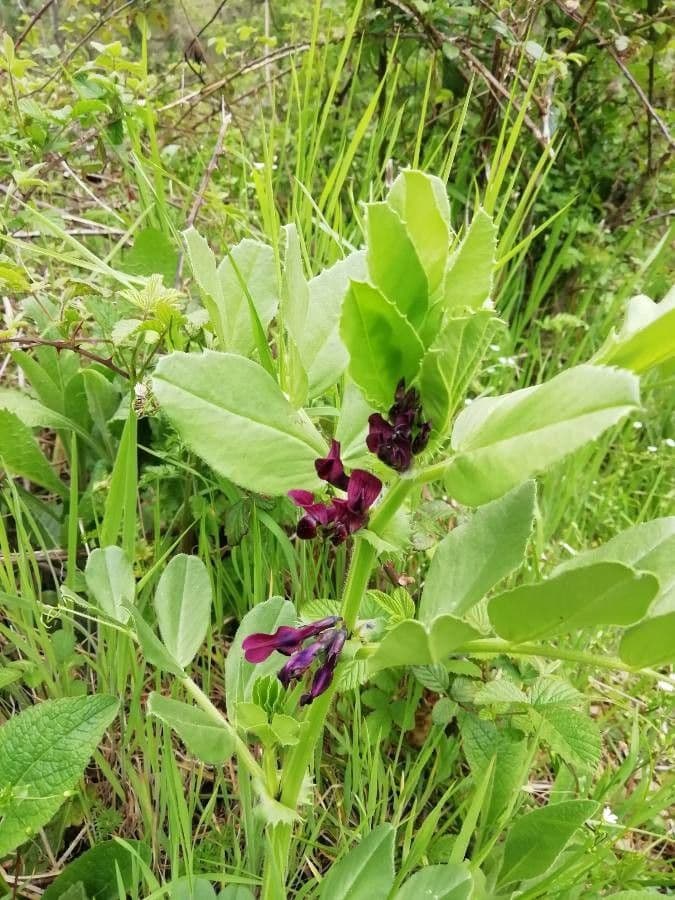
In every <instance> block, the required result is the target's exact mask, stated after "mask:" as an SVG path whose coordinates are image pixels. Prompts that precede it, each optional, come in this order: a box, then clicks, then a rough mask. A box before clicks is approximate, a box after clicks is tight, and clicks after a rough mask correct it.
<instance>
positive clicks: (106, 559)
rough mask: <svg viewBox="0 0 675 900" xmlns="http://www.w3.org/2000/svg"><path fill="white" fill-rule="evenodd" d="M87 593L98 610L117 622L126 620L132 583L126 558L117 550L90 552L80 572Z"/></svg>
mask: <svg viewBox="0 0 675 900" xmlns="http://www.w3.org/2000/svg"><path fill="white" fill-rule="evenodd" d="M84 577H85V581H86V582H87V590H88V591H89V594H90V596H91V598H92V599H93V600H94V601H95V603H96V605H97V606H98V607H99V609H101V610H103V612H104V613H105V614H106V615H107V616H109V617H110V618H111V619H115V620H116V621H117V622H122V623H124V622H127V621H128V620H129V610H128V608H127V607H128V606H130V605H132V604H133V602H134V596H135V594H136V582H135V580H134V570H133V568H132V566H131V563H130V562H129V559H128V557H127V556H126V554H125V553H124V551H123V550H121V549H120V548H119V547H104V548H103V549H97V550H92V552H91V553H90V554H89V559H88V560H87V565H86V567H85V570H84Z"/></svg>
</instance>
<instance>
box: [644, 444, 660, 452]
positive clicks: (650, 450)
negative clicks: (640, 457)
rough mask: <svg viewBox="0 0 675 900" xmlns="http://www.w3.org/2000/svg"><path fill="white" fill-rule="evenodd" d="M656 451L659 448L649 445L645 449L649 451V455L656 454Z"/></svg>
mask: <svg viewBox="0 0 675 900" xmlns="http://www.w3.org/2000/svg"><path fill="white" fill-rule="evenodd" d="M658 449H659V448H658V447H655V446H654V444H650V445H649V446H648V447H647V450H649V452H650V453H657V452H658Z"/></svg>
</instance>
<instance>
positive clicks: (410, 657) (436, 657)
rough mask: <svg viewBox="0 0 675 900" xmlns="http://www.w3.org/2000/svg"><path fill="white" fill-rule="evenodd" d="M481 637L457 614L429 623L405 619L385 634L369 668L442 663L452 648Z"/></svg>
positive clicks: (373, 670) (439, 617)
mask: <svg viewBox="0 0 675 900" xmlns="http://www.w3.org/2000/svg"><path fill="white" fill-rule="evenodd" d="M478 637H480V634H479V633H478V632H477V631H476V630H475V629H474V628H472V627H471V626H470V625H467V623H466V622H462V620H461V619H457V618H455V617H454V616H438V618H436V619H434V620H433V622H431V623H430V624H429V625H426V624H424V623H423V622H418V621H417V620H415V619H405V620H404V621H402V622H399V623H398V624H397V625H395V626H394V628H392V629H391V631H389V632H387V634H386V635H385V636H384V638H383V639H382V642H381V643H380V644H379V646H378V648H377V650H376V651H375V653H374V654H373V656H372V657H371V658H370V660H369V664H370V669H371V671H372V672H377V671H379V670H380V669H388V668H392V667H395V666H425V665H428V664H430V663H437V662H442V661H443V660H444V659H446V658H447V657H448V656H449V655H450V654H451V653H452V651H453V650H456V649H457V648H458V647H460V646H461V645H462V644H464V643H466V642H467V641H472V640H474V639H475V638H478Z"/></svg>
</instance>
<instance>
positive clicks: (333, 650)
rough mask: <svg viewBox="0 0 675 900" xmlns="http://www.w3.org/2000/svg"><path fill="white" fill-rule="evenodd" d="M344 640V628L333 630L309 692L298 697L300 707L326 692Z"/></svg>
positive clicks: (345, 635)
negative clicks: (324, 657) (324, 656)
mask: <svg viewBox="0 0 675 900" xmlns="http://www.w3.org/2000/svg"><path fill="white" fill-rule="evenodd" d="M346 640H347V632H346V631H345V629H344V628H335V629H333V632H332V635H331V642H330V645H329V647H328V650H327V652H326V659H325V662H324V663H323V665H322V666H320V667H319V668H318V669H317V670H316V672H315V673H314V678H313V679H312V685H311V687H310V689H309V691H307V693H306V694H303V695H302V696H301V697H300V706H307V705H308V704H309V703H311V702H312V701H313V700H316V698H317V697H320V696H321V694H323V693H324V692H325V691H326V690H328V688H329V687H330V684H331V682H332V681H333V676H334V675H335V669H336V667H337V664H338V659H339V657H340V653H341V652H342V648H343V647H344V645H345V641H346Z"/></svg>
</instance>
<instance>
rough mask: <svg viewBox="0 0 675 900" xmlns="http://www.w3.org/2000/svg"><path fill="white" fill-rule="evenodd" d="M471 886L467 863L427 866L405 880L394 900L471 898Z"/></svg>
mask: <svg viewBox="0 0 675 900" xmlns="http://www.w3.org/2000/svg"><path fill="white" fill-rule="evenodd" d="M473 888H474V885H473V877H472V875H471V870H470V869H469V866H468V864H467V863H455V864H453V865H445V866H427V867H426V868H425V869H422V870H421V871H419V872H416V873H415V874H414V875H413V876H412V878H409V879H408V880H407V881H406V882H405V884H404V885H403V887H402V888H401V889H400V890H399V891H398V892H397V893H396V894H395V895H394V900H422V898H424V900H471V898H472V897H473V893H474V890H473Z"/></svg>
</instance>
